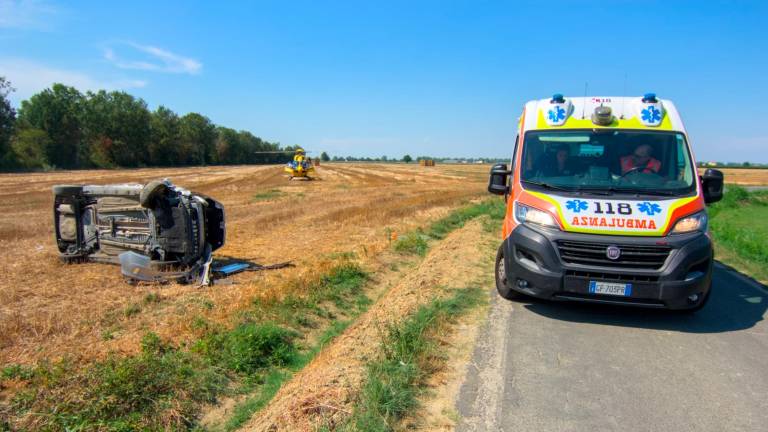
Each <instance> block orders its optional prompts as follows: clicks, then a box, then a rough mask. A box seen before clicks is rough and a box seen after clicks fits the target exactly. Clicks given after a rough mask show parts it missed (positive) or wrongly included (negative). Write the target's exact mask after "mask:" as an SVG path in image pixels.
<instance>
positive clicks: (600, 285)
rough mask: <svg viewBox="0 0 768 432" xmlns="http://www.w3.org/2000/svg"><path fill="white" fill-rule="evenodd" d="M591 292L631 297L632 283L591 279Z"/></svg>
mask: <svg viewBox="0 0 768 432" xmlns="http://www.w3.org/2000/svg"><path fill="white" fill-rule="evenodd" d="M589 293H590V294H607V295H614V296H623V297H629V296H630V295H632V284H623V283H613V282H599V281H589Z"/></svg>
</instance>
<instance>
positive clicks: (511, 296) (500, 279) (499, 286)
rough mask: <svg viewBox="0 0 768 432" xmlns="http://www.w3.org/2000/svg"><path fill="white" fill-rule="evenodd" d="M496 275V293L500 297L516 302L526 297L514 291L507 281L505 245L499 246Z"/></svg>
mask: <svg viewBox="0 0 768 432" xmlns="http://www.w3.org/2000/svg"><path fill="white" fill-rule="evenodd" d="M494 273H495V275H496V291H498V292H499V295H500V296H502V297H503V298H505V299H507V300H515V299H519V298H521V297H523V296H524V294H522V293H519V292H517V291H515V290H514V289H512V286H511V285H510V283H509V280H508V279H507V272H506V269H505V266H504V245H501V246H499V251H498V252H496V267H495V271H494Z"/></svg>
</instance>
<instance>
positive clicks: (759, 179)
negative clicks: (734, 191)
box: [699, 168, 768, 186]
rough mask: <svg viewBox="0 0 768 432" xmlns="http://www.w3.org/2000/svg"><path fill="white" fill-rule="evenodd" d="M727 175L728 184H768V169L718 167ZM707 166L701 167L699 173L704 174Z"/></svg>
mask: <svg viewBox="0 0 768 432" xmlns="http://www.w3.org/2000/svg"><path fill="white" fill-rule="evenodd" d="M718 169H720V171H722V172H723V175H724V176H725V182H726V183H727V184H736V185H742V186H766V185H768V169H756V168H718ZM705 170H706V169H705V168H699V173H700V174H703V173H704V171H705Z"/></svg>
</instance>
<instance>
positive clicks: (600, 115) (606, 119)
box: [592, 105, 613, 126]
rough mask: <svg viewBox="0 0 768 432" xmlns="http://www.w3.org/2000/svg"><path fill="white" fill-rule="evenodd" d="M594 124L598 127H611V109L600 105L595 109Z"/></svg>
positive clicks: (593, 114)
mask: <svg viewBox="0 0 768 432" xmlns="http://www.w3.org/2000/svg"><path fill="white" fill-rule="evenodd" d="M592 123H594V124H596V125H598V126H610V125H611V123H613V112H612V111H611V107H607V106H602V105H600V106H599V107H597V108H595V112H594V113H592Z"/></svg>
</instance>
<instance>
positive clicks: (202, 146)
mask: <svg viewBox="0 0 768 432" xmlns="http://www.w3.org/2000/svg"><path fill="white" fill-rule="evenodd" d="M179 145H180V147H181V150H180V153H181V154H182V155H186V161H185V163H186V164H190V165H198V164H202V165H205V164H212V163H215V162H216V125H214V124H213V123H211V120H210V119H209V118H208V117H205V116H203V115H201V114H198V113H189V114H187V115H185V116H184V117H182V118H181V121H180V122H179Z"/></svg>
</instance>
